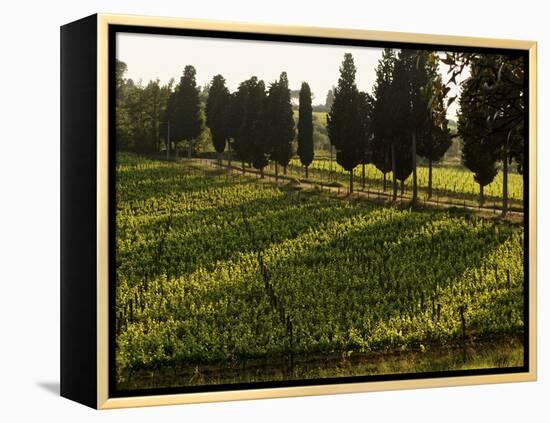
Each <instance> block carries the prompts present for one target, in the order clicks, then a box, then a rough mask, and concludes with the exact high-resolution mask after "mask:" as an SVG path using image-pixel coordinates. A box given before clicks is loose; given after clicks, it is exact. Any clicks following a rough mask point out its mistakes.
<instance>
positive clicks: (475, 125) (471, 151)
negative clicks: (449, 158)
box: [457, 80, 498, 205]
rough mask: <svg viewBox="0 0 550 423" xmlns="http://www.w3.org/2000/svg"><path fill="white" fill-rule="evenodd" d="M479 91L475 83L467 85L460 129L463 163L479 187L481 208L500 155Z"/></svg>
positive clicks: (464, 88) (459, 117)
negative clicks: (495, 145)
mask: <svg viewBox="0 0 550 423" xmlns="http://www.w3.org/2000/svg"><path fill="white" fill-rule="evenodd" d="M476 91H477V87H476V86H475V83H474V81H473V80H469V81H466V82H465V83H464V84H463V86H462V94H461V98H460V112H459V114H458V126H457V129H458V134H459V135H460V137H461V142H462V162H463V164H464V166H466V167H467V168H468V169H469V170H471V171H472V172H473V174H474V175H473V177H474V180H475V181H476V182H477V183H478V184H479V204H480V205H483V203H484V195H483V188H484V187H485V186H486V185H488V184H490V183H491V182H493V180H494V178H495V176H496V175H497V173H498V169H497V167H496V163H497V161H498V154H497V152H496V151H495V148H494V143H493V142H491V133H490V131H489V128H488V127H487V117H488V114H489V112H488V110H487V108H486V107H485V106H484V105H483V104H482V103H481V102H480V101H479V100H478V99H479V97H477V96H476V95H475V93H476Z"/></svg>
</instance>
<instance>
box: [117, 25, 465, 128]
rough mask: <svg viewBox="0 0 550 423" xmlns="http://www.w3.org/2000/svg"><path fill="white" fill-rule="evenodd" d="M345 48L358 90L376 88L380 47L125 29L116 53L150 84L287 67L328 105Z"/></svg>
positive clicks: (265, 73) (267, 78) (240, 76)
mask: <svg viewBox="0 0 550 423" xmlns="http://www.w3.org/2000/svg"><path fill="white" fill-rule="evenodd" d="M345 53H351V54H352V55H353V59H354V62H355V66H356V68H357V74H356V83H357V87H358V89H359V90H361V91H366V92H368V93H372V88H373V85H374V82H375V79H376V73H375V70H376V66H377V64H378V60H379V59H380V57H381V55H382V49H380V48H373V47H356V46H332V45H326V44H322V45H316V44H303V43H288V42H275V41H249V40H233V39H221V38H202V37H194V36H193V37H186V36H180V35H151V34H131V33H119V34H117V54H116V56H117V59H119V60H122V61H123V62H125V63H126V64H127V65H128V72H127V73H126V78H131V79H133V80H134V82H136V83H137V82H139V81H141V82H142V84H144V85H146V84H147V82H149V81H150V80H154V79H157V78H158V79H159V80H160V82H161V84H165V83H167V82H168V81H169V80H170V79H171V78H174V79H175V81H176V83H177V82H178V81H179V79H180V77H181V75H182V73H183V69H184V67H185V66H186V65H193V66H194V67H195V69H196V70H197V84H198V85H201V86H202V85H205V84H207V83H208V82H210V81H211V80H212V77H213V76H214V75H217V74H222V75H223V76H224V78H225V80H226V83H227V86H228V88H229V90H230V91H235V90H236V89H237V87H238V85H239V83H241V82H242V81H244V80H247V79H249V78H250V77H251V76H257V77H258V78H259V79H262V80H264V82H265V83H266V86H268V84H269V83H270V82H273V81H275V80H277V79H279V75H280V74H281V72H283V71H285V72H287V74H288V79H289V86H290V89H293V90H298V89H300V86H301V84H302V82H303V81H305V82H307V83H308V84H309V86H310V88H311V91H312V93H313V96H314V99H313V104H324V103H325V99H326V95H327V92H328V90H329V89H330V88H331V87H332V86H333V85H337V83H338V77H339V74H340V72H339V68H340V65H341V63H342V61H343V59H344V54H345ZM447 70H448V68H447V66H446V65H444V64H443V63H440V72H441V74H442V75H443V81H444V82H447V80H448V76H447ZM463 77H465V75H464V76H463ZM456 93H457V88H456V87H455V86H451V91H450V92H449V94H448V95H449V96H452V95H455V94H456ZM456 103H457V102H454V103H453V104H451V106H450V107H449V110H448V111H447V116H448V118H450V119H453V120H456V109H457V104H456Z"/></svg>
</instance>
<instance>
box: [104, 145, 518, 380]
mask: <svg viewBox="0 0 550 423" xmlns="http://www.w3.org/2000/svg"><path fill="white" fill-rule="evenodd" d="M117 163H118V164H117V169H116V177H117V179H116V193H117V212H116V238H115V239H116V261H115V263H116V267H115V272H116V278H117V279H116V313H117V314H116V315H117V335H116V371H117V378H118V380H119V381H123V380H124V379H125V378H126V377H127V375H128V374H129V372H131V371H136V370H139V369H150V370H154V369H157V368H158V367H159V366H164V365H172V364H177V363H179V364H186V365H192V364H197V365H200V364H206V363H217V364H219V365H225V364H226V363H227V362H228V361H230V362H237V363H238V362H240V361H242V360H246V359H247V358H251V357H258V358H263V359H265V358H270V357H278V356H281V355H285V354H288V352H289V350H290V348H292V350H293V352H294V353H295V354H316V353H353V352H356V351H357V352H359V351H386V350H388V349H396V348H417V347H419V346H420V345H430V344H431V343H433V342H437V343H443V344H445V343H449V342H451V343H452V342H453V341H455V340H457V339H460V338H461V336H462V332H461V331H462V325H461V316H460V310H463V311H464V310H465V311H464V319H465V322H466V329H467V334H468V336H472V337H478V336H479V337H486V336H493V335H495V334H510V333H518V332H521V331H522V330H523V328H524V327H523V281H524V274H523V245H524V244H523V241H524V239H523V229H522V228H521V227H520V226H514V225H510V224H507V223H505V222H503V221H499V220H485V219H481V218H477V217H475V216H470V215H461V214H455V213H452V212H446V211H434V212H415V211H409V210H398V209H396V208H377V207H373V206H368V205H364V204H361V203H353V202H348V201H342V200H340V199H337V198H331V197H327V196H323V195H315V194H305V193H304V194H299V193H293V192H292V191H287V190H285V188H283V187H279V186H274V185H270V184H262V183H259V182H258V181H257V179H255V178H248V177H245V176H236V175H230V174H225V173H221V174H220V172H219V170H217V169H212V170H208V169H205V168H202V167H199V166H198V165H194V164H192V163H189V162H184V163H181V162H180V163H175V162H160V161H153V160H148V159H143V158H140V157H138V156H135V155H129V154H120V155H119V156H118V157H117ZM247 228H248V229H247ZM251 235H252V236H251ZM259 254H261V256H262V257H263V263H264V264H265V266H266V267H267V269H268V273H269V280H270V286H271V287H272V288H271V289H272V290H273V293H274V295H276V296H277V297H278V298H280V301H281V304H284V308H285V310H286V313H287V314H288V316H291V317H292V322H293V328H294V332H293V338H292V343H290V342H289V337H288V333H287V331H286V326H285V322H283V321H282V320H281V319H280V315H279V312H278V311H277V310H276V309H274V307H273V306H272V304H271V303H270V296H269V295H268V292H267V291H266V287H265V283H264V280H263V279H262V274H261V272H260V267H259V262H258V255H259ZM291 345H292V346H291Z"/></svg>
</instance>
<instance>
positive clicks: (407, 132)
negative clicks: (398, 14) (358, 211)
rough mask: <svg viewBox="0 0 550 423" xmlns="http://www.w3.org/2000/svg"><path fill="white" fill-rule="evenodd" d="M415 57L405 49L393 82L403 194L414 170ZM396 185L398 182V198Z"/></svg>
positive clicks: (395, 152) (395, 157) (396, 166)
mask: <svg viewBox="0 0 550 423" xmlns="http://www.w3.org/2000/svg"><path fill="white" fill-rule="evenodd" d="M414 63H415V60H414V56H413V51H411V50H401V51H400V52H399V54H398V57H397V61H396V62H395V67H394V72H393V81H392V94H393V95H392V103H393V115H394V116H395V119H394V130H393V136H394V139H393V145H392V147H393V157H392V160H394V162H395V163H394V166H393V167H394V169H392V170H393V172H394V174H395V179H397V180H399V182H400V185H401V194H403V192H404V186H405V180H406V179H407V178H408V177H409V176H410V175H411V173H413V167H414V161H413V143H412V139H411V133H412V128H413V124H414V120H413V92H412V87H411V79H412V69H413V66H414ZM395 194H396V187H395V184H394V198H395Z"/></svg>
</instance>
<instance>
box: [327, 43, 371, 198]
mask: <svg viewBox="0 0 550 423" xmlns="http://www.w3.org/2000/svg"><path fill="white" fill-rule="evenodd" d="M355 74H356V68H355V64H354V62H353V56H352V55H351V53H346V54H345V55H344V61H343V62H342V66H341V67H340V78H339V80H338V86H337V87H336V88H335V89H334V101H333V103H332V106H331V108H330V112H329V113H328V115H327V132H328V135H329V138H330V142H331V144H332V145H333V146H334V147H335V148H336V161H337V162H338V164H339V165H340V166H342V167H343V168H344V169H345V170H346V171H348V172H349V192H350V194H351V193H353V169H355V167H356V166H357V165H358V164H359V162H360V160H361V156H362V152H363V145H364V136H363V127H362V121H361V115H360V109H361V107H360V104H361V99H360V95H359V91H358V89H357V86H356V84H355Z"/></svg>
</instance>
